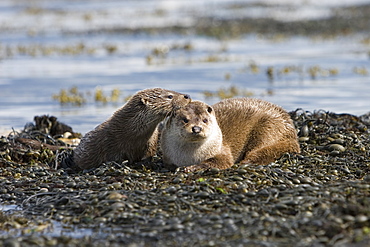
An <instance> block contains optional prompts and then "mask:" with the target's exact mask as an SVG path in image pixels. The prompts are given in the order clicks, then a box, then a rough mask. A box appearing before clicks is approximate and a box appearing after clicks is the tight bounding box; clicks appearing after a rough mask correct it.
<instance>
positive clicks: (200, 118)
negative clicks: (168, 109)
mask: <svg viewBox="0 0 370 247" xmlns="http://www.w3.org/2000/svg"><path fill="white" fill-rule="evenodd" d="M169 122H170V123H167V124H170V125H172V126H171V127H170V128H175V129H176V130H178V134H179V135H180V136H181V138H184V139H185V140H187V141H189V142H202V141H204V140H205V139H207V138H208V137H209V136H210V135H211V134H212V130H213V129H214V128H212V125H214V124H217V120H216V117H215V113H214V110H213V108H212V107H211V106H209V105H207V104H205V103H203V102H201V101H192V102H191V103H189V104H188V105H186V106H184V107H183V108H181V109H178V110H176V111H175V112H174V113H173V115H172V116H171V117H170V120H169Z"/></svg>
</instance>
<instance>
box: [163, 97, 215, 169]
mask: <svg viewBox="0 0 370 247" xmlns="http://www.w3.org/2000/svg"><path fill="white" fill-rule="evenodd" d="M161 148H162V152H163V161H164V163H166V164H174V165H177V166H190V165H193V164H198V163H201V162H203V161H204V160H206V159H210V158H212V157H214V156H215V155H217V154H218V153H219V152H221V148H222V133H221V129H220V128H219V127H218V125H217V120H216V116H215V113H214V110H213V109H212V107H211V106H209V105H207V104H205V103H203V102H200V101H193V102H191V103H189V104H188V105H187V106H185V107H184V108H182V109H179V110H177V111H175V112H174V113H173V114H172V115H171V116H170V117H169V118H167V119H166V121H165V123H164V128H163V130H162V135H161Z"/></svg>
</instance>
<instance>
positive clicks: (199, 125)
mask: <svg viewBox="0 0 370 247" xmlns="http://www.w3.org/2000/svg"><path fill="white" fill-rule="evenodd" d="M220 131H222V135H221V134H220ZM161 147H162V152H163V161H164V163H169V164H175V165H177V166H187V167H186V168H185V171H195V170H198V169H206V168H209V167H217V168H220V169H226V168H228V167H230V166H232V165H233V164H234V163H253V164H268V163H270V162H273V161H274V160H276V159H277V158H279V157H280V156H281V155H282V154H284V153H287V152H299V151H300V148H299V144H298V141H297V133H296V130H295V128H294V125H293V122H292V120H291V118H290V116H289V114H288V113H287V112H286V111H285V110H284V109H282V108H281V107H279V106H277V105H274V104H272V103H269V102H266V101H263V100H259V99H247V98H239V99H227V100H223V101H221V102H219V103H216V104H214V105H213V106H212V107H211V106H209V105H207V104H205V103H202V102H199V101H193V102H192V103H190V104H188V105H187V106H186V107H184V108H182V109H179V110H177V111H175V112H174V113H173V114H172V115H171V116H170V117H169V118H168V119H167V120H166V122H165V125H164V129H163V132H162V136H161Z"/></svg>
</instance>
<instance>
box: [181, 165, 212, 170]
mask: <svg viewBox="0 0 370 247" xmlns="http://www.w3.org/2000/svg"><path fill="white" fill-rule="evenodd" d="M209 168H211V166H210V165H209V164H198V165H192V166H187V167H185V169H184V171H185V172H196V171H200V170H206V169H209Z"/></svg>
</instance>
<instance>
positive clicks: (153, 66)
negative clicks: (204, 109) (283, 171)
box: [0, 0, 370, 133]
mask: <svg viewBox="0 0 370 247" xmlns="http://www.w3.org/2000/svg"><path fill="white" fill-rule="evenodd" d="M264 2H265V3H266V4H267V5H266V6H260V5H255V6H254V5H253V6H248V8H246V9H244V8H241V7H238V8H235V7H234V8H231V7H227V6H229V5H228V4H230V3H233V4H237V3H238V4H240V3H253V1H232V2H230V1H226V0H225V1H221V0H219V1H150V0H145V1H86V0H85V1H68V0H60V1H56V0H55V1H36V0H34V1H21V0H13V1H6V0H4V1H1V3H0V126H1V127H2V128H6V129H10V128H11V127H14V128H16V129H19V128H21V127H23V126H24V124H25V123H26V122H29V121H32V119H33V116H35V115H42V114H50V115H55V116H57V117H58V118H59V120H60V121H62V122H65V123H67V124H69V125H71V126H72V127H73V128H74V130H75V131H78V132H82V133H85V132H87V131H89V130H90V129H92V128H94V126H96V125H97V124H99V123H100V122H102V121H103V120H105V119H106V118H107V117H109V116H110V115H111V114H112V113H113V112H114V110H115V109H117V108H118V107H119V106H121V105H122V104H123V103H122V102H123V101H122V100H121V101H120V102H119V103H117V104H111V103H109V104H107V105H103V104H97V103H95V102H94V101H93V100H92V99H93V96H91V95H89V94H88V92H90V93H93V92H94V91H95V90H96V88H101V89H102V90H103V92H104V93H106V94H107V95H109V93H110V92H111V91H112V90H113V89H115V88H118V89H120V90H121V92H122V96H121V97H122V98H124V97H126V96H128V95H130V94H133V93H134V92H136V91H138V90H141V89H144V88H148V87H163V88H168V89H172V90H176V91H179V92H183V93H188V94H190V95H191V96H192V98H193V99H199V100H204V101H206V102H208V103H214V102H216V101H218V100H219V99H217V98H205V97H204V94H203V93H202V92H203V91H205V90H207V91H217V90H219V89H220V88H228V87H230V86H237V87H238V88H241V89H244V90H248V91H249V92H251V93H253V97H259V98H263V99H265V100H268V101H271V102H274V103H276V104H279V105H281V106H283V107H284V108H285V109H287V110H295V109H296V108H303V109H305V110H310V111H312V110H315V109H324V110H328V111H334V112H337V113H340V112H347V113H352V114H356V115H361V114H364V113H367V112H369V111H370V103H369V98H370V75H369V73H370V64H369V62H370V60H369V57H370V40H369V38H370V34H366V33H365V34H364V33H362V34H354V35H351V36H336V37H330V38H322V37H316V38H312V37H310V38H308V37H299V36H298V37H294V36H293V37H284V36H278V35H274V36H271V37H267V36H259V35H244V36H242V37H239V38H237V39H229V40H219V39H215V38H210V37H205V36H199V35H196V34H194V33H188V34H181V35H180V34H171V33H156V34H148V33H147V34H143V33H135V32H133V33H122V34H117V32H112V33H109V32H98V31H97V30H100V29H107V28H132V29H135V28H142V27H161V26H166V25H183V26H187V25H193V24H194V22H195V21H196V18H198V17H199V16H200V15H206V16H222V17H225V16H226V18H227V17H228V16H230V17H233V18H235V16H243V15H251V16H252V17H254V18H259V17H262V16H264V15H266V14H268V15H269V16H270V17H273V18H276V19H281V20H286V21H290V20H296V19H302V18H303V19H313V18H324V17H327V16H328V15H330V13H331V12H330V9H331V8H332V7H333V6H335V5H336V3H335V1H326V3H325V4H324V3H320V1H311V2H310V3H307V1H305V2H306V3H305V4H302V3H303V2H302V3H301V4H299V3H298V2H299V1H283V3H284V5H281V6H278V7H276V4H277V3H279V1H264ZM349 2H352V3H353V1H347V2H346V1H343V2H342V3H343V4H346V3H349ZM363 2H366V1H355V2H354V3H356V4H357V3H363ZM280 3H281V1H280ZM268 4H270V5H268ZM225 6H226V7H225ZM268 68H273V75H274V77H273V80H271V78H270V79H269V77H268V75H267V72H266V71H267V69H268ZM312 75H315V76H314V78H312ZM73 86H78V89H79V91H80V92H83V93H84V94H85V96H86V98H88V99H89V100H88V102H87V103H86V104H85V105H84V106H82V107H74V106H61V105H60V104H59V103H58V102H57V101H55V100H53V99H52V95H53V94H57V93H59V91H60V90H61V89H69V88H71V87H73Z"/></svg>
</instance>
